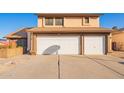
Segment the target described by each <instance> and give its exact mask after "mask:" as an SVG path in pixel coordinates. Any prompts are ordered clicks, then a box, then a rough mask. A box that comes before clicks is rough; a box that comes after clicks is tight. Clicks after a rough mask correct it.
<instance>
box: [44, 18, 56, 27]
mask: <svg viewBox="0 0 124 93" xmlns="http://www.w3.org/2000/svg"><path fill="white" fill-rule="evenodd" d="M46 19H48V20H49V19H52V24H46ZM44 25H45V26H54V18H53V17H44Z"/></svg>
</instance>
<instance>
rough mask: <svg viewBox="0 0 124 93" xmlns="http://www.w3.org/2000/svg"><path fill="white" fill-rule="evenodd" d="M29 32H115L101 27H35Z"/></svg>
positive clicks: (28, 30)
mask: <svg viewBox="0 0 124 93" xmlns="http://www.w3.org/2000/svg"><path fill="white" fill-rule="evenodd" d="M26 31H27V32H33V33H46V34H47V33H70V34H71V33H110V32H111V31H113V30H112V29H108V28H101V27H52V28H49V27H45V28H43V27H42V28H41V27H35V28H32V29H27V30H26Z"/></svg>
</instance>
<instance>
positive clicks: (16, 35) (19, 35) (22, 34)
mask: <svg viewBox="0 0 124 93" xmlns="http://www.w3.org/2000/svg"><path fill="white" fill-rule="evenodd" d="M26 29H30V28H22V29H19V30H17V31H15V32H12V33H10V34H8V35H6V36H5V37H4V38H7V39H14V38H27V32H26V31H25V30H26Z"/></svg>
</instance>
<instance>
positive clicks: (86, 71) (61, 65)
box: [0, 55, 124, 79]
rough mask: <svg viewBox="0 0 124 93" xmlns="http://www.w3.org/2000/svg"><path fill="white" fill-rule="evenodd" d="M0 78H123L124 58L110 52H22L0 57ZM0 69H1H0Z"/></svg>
mask: <svg viewBox="0 0 124 93" xmlns="http://www.w3.org/2000/svg"><path fill="white" fill-rule="evenodd" d="M2 61H3V62H4V63H6V64H5V65H2V67H5V68H4V71H2V72H0V78H3V79H4V78H8V79H11V78H16V79H18V78H20V79H25V78H26V79H57V78H61V79H119V78H124V59H121V58H117V57H113V56H74V55H70V56H69V55H60V56H56V55H49V56H46V55H45V56H43V55H39V56H30V55H23V56H19V57H15V58H11V59H0V63H2ZM0 71H1V70H0Z"/></svg>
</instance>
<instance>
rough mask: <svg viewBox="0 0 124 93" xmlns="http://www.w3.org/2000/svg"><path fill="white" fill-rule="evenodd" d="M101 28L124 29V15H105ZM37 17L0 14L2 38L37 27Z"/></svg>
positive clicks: (0, 34)
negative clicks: (20, 30)
mask: <svg viewBox="0 0 124 93" xmlns="http://www.w3.org/2000/svg"><path fill="white" fill-rule="evenodd" d="M100 23H101V24H100V25H101V27H106V28H112V27H113V26H118V27H119V28H121V27H124V14H122V13H120V14H116V13H107V14H106V13H104V15H102V16H101V17H100ZM36 26H37V16H36V15H35V14H33V13H27V14H26V13H18V14H17V13H10V14H2V13H1V14H0V38H2V37H4V36H5V35H6V34H8V33H10V32H14V31H16V30H17V29H20V28H24V27H36Z"/></svg>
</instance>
